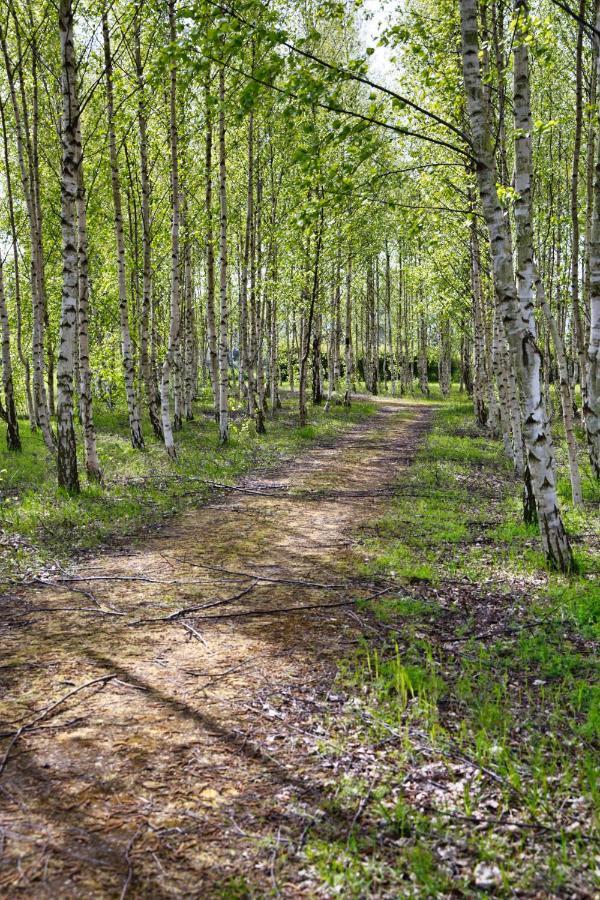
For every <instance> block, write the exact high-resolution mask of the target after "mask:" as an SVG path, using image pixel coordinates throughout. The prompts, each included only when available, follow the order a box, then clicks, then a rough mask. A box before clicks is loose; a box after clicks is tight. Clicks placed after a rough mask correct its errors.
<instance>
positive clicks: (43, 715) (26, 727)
mask: <svg viewBox="0 0 600 900" xmlns="http://www.w3.org/2000/svg"><path fill="white" fill-rule="evenodd" d="M116 677H117V675H116V673H114V674H112V675H103V676H102V677H101V678H93V679H92V680H91V681H86V683H85V684H80V685H79V687H76V688H73V690H72V691H69V692H68V693H67V694H65V695H64V697H61V698H60V699H59V700H56V701H55V702H54V703H52V704H51V705H50V706H47V707H46V709H43V710H42V711H41V712H40V713H38V714H37V716H35V717H34V718H33V719H31V721H30V722H26V723H25V724H24V725H21V726H20V728H18V729H17V730H16V731H15V733H14V735H13V738H12V740H11V742H10V743H9V745H8V747H7V748H6V752H5V754H4V758H3V759H2V762H1V763H0V775H2V773H3V772H4V769H5V768H6V764H7V762H8V757H9V756H10V753H11V750H12V748H13V747H14V746H15V744H16V743H17V741H18V740H19V738H20V737H21V735H22V734H23V733H24V732H25V731H29V730H30V729H31V728H33V727H34V725H37V723H38V722H41V720H42V719H45V718H46V717H47V716H49V715H50V713H51V712H54V710H55V709H56V708H57V707H58V706H60V705H61V704H62V703H64V702H65V700H68V699H69V698H70V697H72V696H73V695H74V694H78V693H79V691H83V690H84V689H85V688H88V687H92V685H94V684H103V685H104V684H106V682H107V681H111V679H113V678H116Z"/></svg>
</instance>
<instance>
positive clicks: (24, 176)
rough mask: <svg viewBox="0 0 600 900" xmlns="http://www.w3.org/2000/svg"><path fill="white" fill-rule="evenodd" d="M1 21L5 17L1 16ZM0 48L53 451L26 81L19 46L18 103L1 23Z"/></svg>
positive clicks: (40, 388) (45, 426)
mask: <svg viewBox="0 0 600 900" xmlns="http://www.w3.org/2000/svg"><path fill="white" fill-rule="evenodd" d="M2 18H4V17H2ZM0 46H1V47H2V54H3V57H4V62H5V68H6V77H7V80H8V86H9V92H10V98H11V104H12V108H13V115H14V119H15V131H16V138H17V157H18V160H19V170H20V173H21V186H22V190H23V196H24V198H25V206H26V209H27V220H28V224H29V235H30V242H31V268H30V281H31V299H32V307H33V309H32V320H33V333H32V356H33V403H34V407H35V418H36V422H37V424H38V425H39V427H40V429H41V431H42V436H43V438H44V443H45V444H46V447H47V448H48V449H49V450H51V451H54V450H55V440H54V435H53V433H52V429H51V427H50V412H49V409H48V399H47V395H46V385H45V381H44V374H45V362H44V316H45V305H46V304H45V296H44V291H43V285H44V275H43V267H44V255H43V249H42V235H41V230H40V227H39V218H38V208H37V204H36V200H35V197H36V191H35V187H34V183H33V182H34V165H33V148H32V143H31V129H30V127H29V116H28V109H27V103H26V98H25V88H24V85H25V78H24V76H23V72H22V71H21V59H22V57H21V52H20V45H19V46H18V48H17V50H18V60H19V62H18V70H17V73H16V75H17V77H18V81H19V84H20V86H21V100H19V97H18V96H17V86H16V83H17V78H16V77H15V69H14V67H13V65H12V62H11V59H10V55H9V51H8V43H7V34H6V31H3V30H1V22H0Z"/></svg>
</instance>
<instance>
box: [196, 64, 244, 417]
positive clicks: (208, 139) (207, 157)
mask: <svg viewBox="0 0 600 900" xmlns="http://www.w3.org/2000/svg"><path fill="white" fill-rule="evenodd" d="M208 85H209V81H208V80H207V82H206V89H205V93H204V97H205V104H204V105H205V116H206V125H205V128H206V134H205V154H204V177H205V179H206V182H205V193H204V206H205V210H206V238H205V244H206V337H207V343H208V357H209V373H210V385H211V388H212V395H213V400H214V404H215V418H216V419H217V421H218V419H219V353H218V349H217V329H216V325H215V245H214V233H213V209H212V140H213V124H212V102H211V97H210V94H209V89H208ZM241 365H242V359H241V351H240V367H241Z"/></svg>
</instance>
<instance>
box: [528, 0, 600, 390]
mask: <svg viewBox="0 0 600 900" xmlns="http://www.w3.org/2000/svg"><path fill="white" fill-rule="evenodd" d="M585 5H586V4H585V0H579V25H578V28H577V48H576V52H575V58H576V63H575V136H574V141H573V165H572V169H571V229H572V238H571V303H572V308H573V325H574V335H573V337H574V342H575V351H576V354H577V360H578V363H579V382H580V385H581V393H582V398H583V402H584V403H585V394H586V389H587V379H586V368H587V366H586V358H585V332H584V328H583V322H582V320H581V307H580V303H579V244H580V229H579V164H580V157H581V132H582V127H583V29H584V25H583V21H584V20H585ZM515 8H517V7H516V3H515ZM573 399H575V397H574V395H573Z"/></svg>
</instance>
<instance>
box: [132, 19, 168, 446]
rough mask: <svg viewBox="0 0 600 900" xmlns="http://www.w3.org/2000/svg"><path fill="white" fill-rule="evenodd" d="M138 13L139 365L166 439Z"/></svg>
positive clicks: (158, 430) (154, 419) (158, 431)
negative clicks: (154, 354)
mask: <svg viewBox="0 0 600 900" xmlns="http://www.w3.org/2000/svg"><path fill="white" fill-rule="evenodd" d="M141 9H142V7H141V6H140V8H139V9H138V11H137V13H136V20H135V25H134V54H135V73H136V82H137V90H138V106H137V120H138V132H139V140H140V183H141V189H142V314H141V318H140V366H141V369H142V379H143V382H144V390H145V393H146V404H147V406H148V414H149V416H150V424H151V425H152V430H153V431H154V434H155V435H156V437H157V438H160V439H161V440H163V430H162V422H161V416H160V392H159V390H158V382H157V376H156V369H155V367H154V366H153V365H152V360H151V356H150V349H149V341H150V334H149V329H150V314H151V310H152V226H151V208H150V201H151V187H150V175H149V168H148V122H147V114H146V98H145V79H144V67H143V63H142V51H141V38H140V28H141V24H140V13H141Z"/></svg>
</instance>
